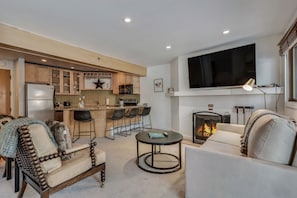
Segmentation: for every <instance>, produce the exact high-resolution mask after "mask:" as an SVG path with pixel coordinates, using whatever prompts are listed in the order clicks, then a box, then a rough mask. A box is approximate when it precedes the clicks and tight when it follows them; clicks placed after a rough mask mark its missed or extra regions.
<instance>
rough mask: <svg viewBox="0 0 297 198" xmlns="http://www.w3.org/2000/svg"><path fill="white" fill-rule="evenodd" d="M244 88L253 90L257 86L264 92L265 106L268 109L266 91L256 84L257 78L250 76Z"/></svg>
mask: <svg viewBox="0 0 297 198" xmlns="http://www.w3.org/2000/svg"><path fill="white" fill-rule="evenodd" d="M242 88H243V89H244V90H245V91H253V89H254V88H257V89H258V90H259V91H261V92H262V93H263V96H264V108H265V109H266V92H265V91H263V90H262V89H260V88H259V87H258V86H257V85H255V79H253V78H250V79H249V80H248V81H247V82H246V83H245V84H244V85H243V86H242Z"/></svg>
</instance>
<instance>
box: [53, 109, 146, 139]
mask: <svg viewBox="0 0 297 198" xmlns="http://www.w3.org/2000/svg"><path fill="white" fill-rule="evenodd" d="M143 107H144V106H125V107H121V106H119V105H110V106H105V105H100V106H85V108H78V107H69V108H60V109H59V110H62V111H63V122H64V123H65V124H67V126H68V127H69V129H70V132H71V136H73V134H78V133H77V128H78V127H77V126H76V129H75V130H76V131H74V111H75V110H80V111H81V110H89V111H90V113H91V116H92V118H93V119H94V121H95V132H96V137H104V133H105V127H106V118H107V117H109V116H110V115H111V114H112V113H113V110H115V109H125V110H126V111H129V109H131V108H139V109H140V111H141V110H142V108H143ZM56 110H58V109H56ZM139 120H140V118H137V121H139ZM128 122H129V121H127V123H128ZM123 123H125V122H123ZM89 127H90V124H89V123H81V130H89ZM108 127H111V125H110V126H108Z"/></svg>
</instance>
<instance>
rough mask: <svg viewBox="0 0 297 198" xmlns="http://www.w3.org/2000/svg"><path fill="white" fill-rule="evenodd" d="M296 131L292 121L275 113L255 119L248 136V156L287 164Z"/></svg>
mask: <svg viewBox="0 0 297 198" xmlns="http://www.w3.org/2000/svg"><path fill="white" fill-rule="evenodd" d="M295 137H296V132H295V127H294V123H293V122H292V121H289V120H287V119H284V118H280V117H278V116H277V115H271V114H267V115H263V116H261V117H260V118H258V119H257V121H256V122H255V123H254V124H253V127H252V128H251V130H250V135H249V138H248V154H247V155H248V156H249V157H253V158H257V159H262V160H267V161H271V162H275V163H280V164H289V163H290V158H291V154H292V150H293V147H294V142H295Z"/></svg>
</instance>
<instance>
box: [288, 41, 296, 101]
mask: <svg viewBox="0 0 297 198" xmlns="http://www.w3.org/2000/svg"><path fill="white" fill-rule="evenodd" d="M289 67H290V69H289V71H290V73H289V81H290V93H289V101H295V102H297V44H296V45H295V46H294V47H292V48H291V49H290V51H289Z"/></svg>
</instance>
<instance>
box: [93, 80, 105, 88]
mask: <svg viewBox="0 0 297 198" xmlns="http://www.w3.org/2000/svg"><path fill="white" fill-rule="evenodd" d="M94 84H95V85H96V89H98V88H101V89H103V87H102V85H103V84H104V82H100V79H99V78H98V80H97V82H94Z"/></svg>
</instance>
